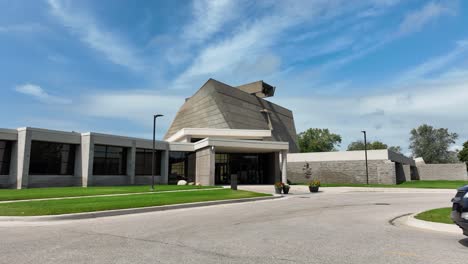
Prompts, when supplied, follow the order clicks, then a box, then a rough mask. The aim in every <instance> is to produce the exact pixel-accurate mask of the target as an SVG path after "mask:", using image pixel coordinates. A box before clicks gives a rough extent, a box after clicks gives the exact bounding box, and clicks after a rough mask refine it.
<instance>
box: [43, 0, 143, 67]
mask: <svg viewBox="0 0 468 264" xmlns="http://www.w3.org/2000/svg"><path fill="white" fill-rule="evenodd" d="M48 3H49V6H50V8H51V12H52V14H53V15H54V16H56V17H57V18H59V19H60V20H61V22H62V23H63V24H64V26H66V27H67V28H69V29H70V30H71V31H72V32H73V33H74V34H76V35H77V36H78V37H79V38H80V40H81V41H82V42H83V43H85V44H87V45H89V46H90V47H91V48H93V49H95V50H97V51H99V52H101V53H102V54H104V56H105V57H106V58H107V59H108V60H109V61H111V62H113V63H115V64H117V65H121V66H124V67H127V68H129V69H131V70H134V71H141V70H143V69H144V66H145V65H144V63H143V62H142V61H141V60H140V59H139V58H138V57H137V55H136V53H137V52H136V51H135V49H134V48H133V47H131V45H130V44H129V43H127V42H126V41H125V40H123V39H122V38H120V37H119V36H117V35H115V34H113V33H112V32H110V31H109V30H105V29H103V28H101V27H100V26H99V25H98V24H97V23H96V21H95V20H94V19H93V18H92V17H91V16H90V15H89V14H85V13H84V12H81V11H80V10H76V9H71V8H70V5H69V3H70V2H67V3H64V2H63V1H60V0H48Z"/></svg>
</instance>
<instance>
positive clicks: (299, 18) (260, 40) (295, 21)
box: [174, 0, 347, 88]
mask: <svg viewBox="0 0 468 264" xmlns="http://www.w3.org/2000/svg"><path fill="white" fill-rule="evenodd" d="M341 2H343V1H340V0H336V1H327V2H320V1H319V2H308V1H304V2H302V1H290V2H289V1H280V2H275V5H274V6H273V7H272V11H271V12H269V14H268V15H265V16H262V17H259V18H256V19H249V18H246V19H245V21H244V22H240V24H239V27H238V29H237V30H234V34H233V35H232V36H230V37H228V38H225V39H222V40H220V41H218V42H215V43H213V44H211V45H208V46H207V47H206V48H204V49H203V50H201V52H200V53H199V55H198V56H196V58H195V59H194V60H193V61H194V62H193V64H191V65H190V66H189V67H188V68H187V69H186V70H185V71H184V72H183V73H182V74H181V75H180V76H179V77H178V78H177V79H176V81H175V83H174V87H176V88H186V87H190V85H192V84H193V83H194V82H195V83H197V82H200V80H201V79H206V78H207V77H213V76H214V77H216V78H223V77H225V76H232V69H233V68H236V66H238V65H239V64H240V63H243V62H244V61H255V60H258V58H259V57H260V56H263V55H264V54H265V53H269V51H268V49H269V48H270V47H272V46H273V45H274V44H276V43H277V42H278V41H279V40H280V36H281V35H282V34H283V32H284V31H285V30H286V29H288V28H290V27H292V26H295V25H299V24H300V23H302V22H305V21H310V20H314V19H316V20H319V19H324V18H330V17H335V16H336V15H338V14H339V13H341V12H345V10H347V9H346V8H344V9H337V6H338V5H339V3H341ZM252 75H254V73H253V74H252ZM243 81H244V80H243Z"/></svg>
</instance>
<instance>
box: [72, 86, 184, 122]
mask: <svg viewBox="0 0 468 264" xmlns="http://www.w3.org/2000/svg"><path fill="white" fill-rule="evenodd" d="M163 94H164V93H161V94H160V93H155V92H151V91H146V90H133V91H131V90H129V91H123V92H104V91H103V92H98V93H95V94H91V95H88V96H85V97H83V98H82V100H81V102H80V103H78V105H77V107H76V109H77V111H78V112H79V113H80V114H85V115H88V116H94V117H104V118H117V119H124V120H127V121H131V122H136V123H138V124H146V125H151V124H152V119H151V117H152V115H153V114H163V115H165V117H164V118H163V119H161V126H160V127H166V128H167V127H168V126H169V121H172V119H173V118H174V116H175V113H176V112H177V110H178V109H179V107H180V106H181V105H182V104H183V103H184V99H185V98H184V97H181V96H176V95H163Z"/></svg>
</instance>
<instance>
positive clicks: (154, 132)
mask: <svg viewBox="0 0 468 264" xmlns="http://www.w3.org/2000/svg"><path fill="white" fill-rule="evenodd" d="M161 116H163V115H159V114H157V115H154V116H153V151H152V155H151V191H154V169H155V166H154V156H155V152H156V118H158V117H161Z"/></svg>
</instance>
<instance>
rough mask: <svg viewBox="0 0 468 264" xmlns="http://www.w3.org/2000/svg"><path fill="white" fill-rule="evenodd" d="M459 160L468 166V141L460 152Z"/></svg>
mask: <svg viewBox="0 0 468 264" xmlns="http://www.w3.org/2000/svg"><path fill="white" fill-rule="evenodd" d="M458 159H459V160H460V161H463V162H465V163H467V164H468V141H466V142H465V143H463V149H462V150H460V152H458Z"/></svg>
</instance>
